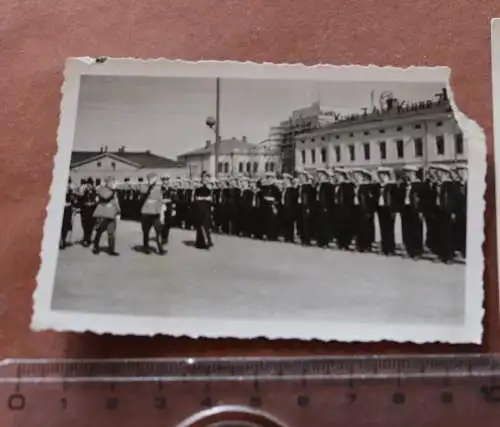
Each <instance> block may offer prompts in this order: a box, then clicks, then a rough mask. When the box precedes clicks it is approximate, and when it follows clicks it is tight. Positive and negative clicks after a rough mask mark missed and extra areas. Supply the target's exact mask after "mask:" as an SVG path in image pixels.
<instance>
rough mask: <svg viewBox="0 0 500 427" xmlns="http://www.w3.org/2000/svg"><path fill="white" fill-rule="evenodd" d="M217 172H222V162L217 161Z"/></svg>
mask: <svg viewBox="0 0 500 427" xmlns="http://www.w3.org/2000/svg"><path fill="white" fill-rule="evenodd" d="M217 172H218V173H222V162H219V164H218V165H217Z"/></svg>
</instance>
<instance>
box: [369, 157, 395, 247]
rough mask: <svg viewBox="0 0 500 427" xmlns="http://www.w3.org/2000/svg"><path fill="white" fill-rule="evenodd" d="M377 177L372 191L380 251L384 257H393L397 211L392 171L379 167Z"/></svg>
mask: <svg viewBox="0 0 500 427" xmlns="http://www.w3.org/2000/svg"><path fill="white" fill-rule="evenodd" d="M377 177H378V180H379V183H378V185H376V186H375V187H374V190H375V200H376V210H377V217H378V224H379V230H380V251H381V252H382V253H383V254H384V255H393V254H394V253H395V252H396V239H395V233H394V231H395V230H394V223H395V219H396V210H397V199H396V197H397V195H396V182H395V176H394V170H393V169H391V168H388V167H383V166H380V167H379V168H378V169H377Z"/></svg>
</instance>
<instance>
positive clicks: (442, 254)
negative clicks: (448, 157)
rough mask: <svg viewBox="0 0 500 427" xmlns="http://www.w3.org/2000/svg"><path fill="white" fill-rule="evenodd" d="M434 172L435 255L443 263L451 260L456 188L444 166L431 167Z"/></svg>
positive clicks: (449, 172)
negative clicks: (435, 178) (435, 180)
mask: <svg viewBox="0 0 500 427" xmlns="http://www.w3.org/2000/svg"><path fill="white" fill-rule="evenodd" d="M432 168H433V169H434V170H435V171H436V177H437V182H436V186H435V190H434V195H435V197H436V199H435V204H436V233H437V235H436V255H437V256H438V257H439V259H440V260H441V261H442V262H444V263H449V262H451V261H452V260H453V253H454V239H453V238H454V235H453V231H454V222H455V206H456V192H455V190H456V188H457V187H456V186H455V183H454V182H453V181H452V179H451V173H452V172H451V170H450V168H449V167H448V166H446V165H432Z"/></svg>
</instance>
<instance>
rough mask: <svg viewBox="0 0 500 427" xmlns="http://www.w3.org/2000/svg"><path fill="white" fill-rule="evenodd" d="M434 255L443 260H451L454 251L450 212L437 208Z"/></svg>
mask: <svg viewBox="0 0 500 427" xmlns="http://www.w3.org/2000/svg"><path fill="white" fill-rule="evenodd" d="M436 231H437V237H436V255H437V256H438V257H439V259H440V260H441V261H443V262H448V261H451V259H452V258H453V252H454V241H453V237H454V236H453V221H452V217H451V213H450V212H447V211H445V210H439V211H438V212H437V215H436Z"/></svg>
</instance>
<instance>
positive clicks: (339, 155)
mask: <svg viewBox="0 0 500 427" xmlns="http://www.w3.org/2000/svg"><path fill="white" fill-rule="evenodd" d="M335 160H337V163H339V162H341V161H342V153H341V152H340V147H339V146H338V145H337V146H336V147H335Z"/></svg>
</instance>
